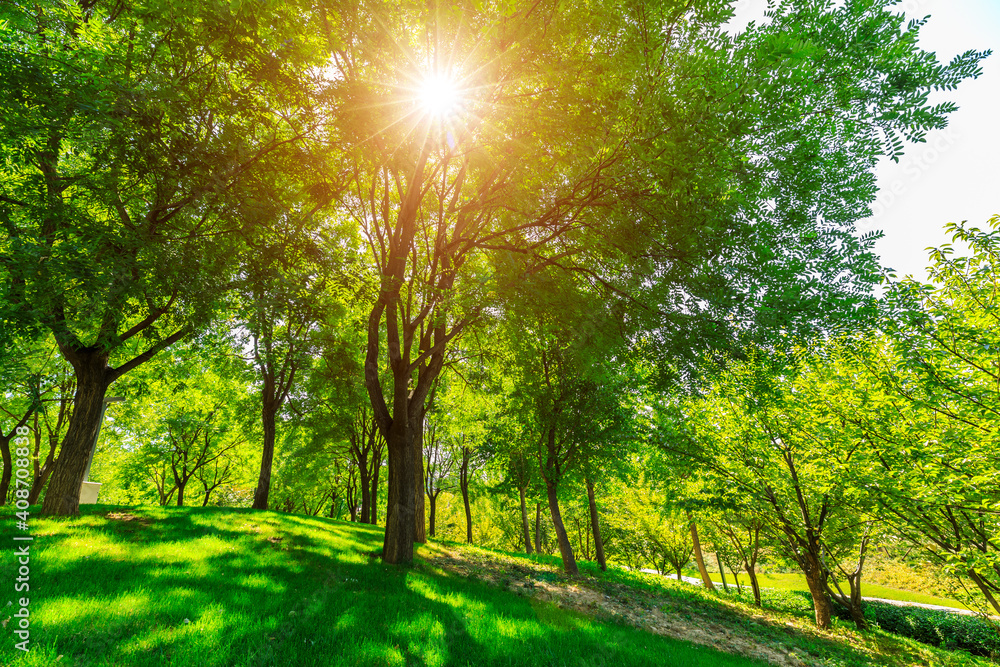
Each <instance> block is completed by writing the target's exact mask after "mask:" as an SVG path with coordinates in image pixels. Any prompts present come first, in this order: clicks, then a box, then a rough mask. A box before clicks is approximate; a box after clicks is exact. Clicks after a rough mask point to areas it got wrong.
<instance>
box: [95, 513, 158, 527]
mask: <svg viewBox="0 0 1000 667" xmlns="http://www.w3.org/2000/svg"><path fill="white" fill-rule="evenodd" d="M104 518H105V519H110V520H112V521H123V522H126V523H128V522H129V521H138V522H139V524H141V525H143V526H145V525H147V524H148V523H149V519H147V518H146V517H144V516H136V515H135V514H132V513H131V512H108V513H107V514H105V515H104Z"/></svg>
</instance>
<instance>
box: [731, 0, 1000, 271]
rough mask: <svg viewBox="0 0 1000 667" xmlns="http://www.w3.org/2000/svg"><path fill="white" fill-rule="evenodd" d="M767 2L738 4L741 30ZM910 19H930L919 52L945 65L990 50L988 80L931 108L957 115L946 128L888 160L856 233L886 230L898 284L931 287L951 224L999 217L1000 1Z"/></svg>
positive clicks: (941, 3) (947, 4) (940, 7)
mask: <svg viewBox="0 0 1000 667" xmlns="http://www.w3.org/2000/svg"><path fill="white" fill-rule="evenodd" d="M766 4H767V3H766V1H765V0H739V1H738V2H737V3H736V5H735V6H736V10H737V18H736V20H737V22H739V23H743V22H745V21H748V20H750V18H752V17H754V16H755V15H756V16H759V15H761V14H762V12H763V11H764V9H765V8H766ZM897 9H902V10H903V11H904V12H905V14H906V16H907V18H908V19H909V18H923V17H925V16H928V15H929V16H930V19H929V20H928V21H927V24H926V25H924V26H923V28H921V30H920V45H921V47H922V48H924V49H925V50H927V51H933V52H935V53H936V54H937V57H938V61H939V62H942V63H947V62H949V61H951V59H952V58H953V57H954V56H956V55H958V54H959V53H963V52H965V51H967V50H968V49H976V50H977V51H983V50H986V49H992V50H993V51H994V53H993V55H992V56H990V57H989V58H987V59H986V60H985V61H984V62H983V74H982V75H981V76H980V77H979V78H978V79H976V80H974V81H973V80H966V81H964V82H963V83H962V84H961V85H960V86H959V87H958V89H957V90H954V91H948V92H941V93H934V94H932V96H931V99H930V102H931V103H932V104H934V103H939V102H944V101H952V102H955V103H956V104H957V105H958V106H959V109H958V111H956V112H955V113H954V114H952V115H951V116H950V118H949V123H948V127H947V128H946V129H944V130H935V131H933V132H930V133H928V136H927V142H926V143H923V144H908V145H907V146H906V150H905V153H904V156H903V157H902V158H900V161H899V163H894V162H892V161H890V160H887V159H885V160H883V161H882V162H881V163H880V164H879V166H878V169H877V171H876V176H877V178H878V186H879V193H878V196H877V199H876V201H875V203H874V204H873V205H872V211H873V215H872V217H870V218H867V219H865V220H861V221H859V223H858V230H859V232H867V231H871V230H881V231H882V232H883V234H884V235H885V236H884V238H882V239H881V240H880V241H878V242H877V244H876V246H875V249H876V252H877V253H878V254H879V255H880V256H881V258H882V264H883V265H884V266H888V267H891V268H892V269H894V270H895V271H896V273H897V275H898V276H899V277H903V276H904V275H912V276H914V277H915V278H918V279H920V280H926V279H927V265H928V264H929V263H930V262H929V260H928V254H927V250H926V249H927V248H928V247H931V246H940V245H942V244H944V243H949V242H950V241H951V238H950V237H949V235H948V234H947V233H946V232H945V229H944V226H945V224H947V223H948V222H961V221H968V223H969V224H970V225H974V226H978V227H981V228H986V227H987V226H988V224H987V223H988V220H989V219H990V218H991V217H992V216H994V215H998V214H1000V0H903V1H902V2H900V3H899V5H898V6H897Z"/></svg>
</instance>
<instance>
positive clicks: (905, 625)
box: [838, 602, 1000, 657]
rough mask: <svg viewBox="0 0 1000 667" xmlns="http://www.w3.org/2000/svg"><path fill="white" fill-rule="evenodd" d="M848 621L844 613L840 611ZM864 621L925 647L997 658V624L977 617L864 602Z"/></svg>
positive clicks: (999, 634) (999, 647) (999, 653)
mask: <svg viewBox="0 0 1000 667" xmlns="http://www.w3.org/2000/svg"><path fill="white" fill-rule="evenodd" d="M840 614H843V616H842V617H843V618H845V619H846V618H849V616H848V615H847V614H846V610H840V612H839V614H838V615H840ZM865 618H866V619H868V621H869V622H870V623H872V624H873V625H877V626H878V627H880V628H881V629H883V630H885V631H886V632H891V633H893V634H897V635H901V636H903V637H909V638H911V639H916V640H917V641H919V642H923V643H925V644H931V645H932V646H940V647H941V648H945V649H949V650H954V649H963V650H966V651H968V652H969V653H972V654H975V655H982V656H986V657H998V656H1000V632H998V631H997V627H996V625H994V624H993V623H990V622H989V621H987V620H984V619H982V618H980V617H978V616H969V615H965V614H956V613H953V612H947V611H937V610H934V609H924V608H922V607H902V606H898V605H894V604H889V603H887V602H866V603H865Z"/></svg>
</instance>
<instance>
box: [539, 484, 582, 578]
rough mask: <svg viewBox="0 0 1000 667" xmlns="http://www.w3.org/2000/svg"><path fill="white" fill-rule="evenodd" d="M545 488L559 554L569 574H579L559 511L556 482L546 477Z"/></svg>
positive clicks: (564, 568)
mask: <svg viewBox="0 0 1000 667" xmlns="http://www.w3.org/2000/svg"><path fill="white" fill-rule="evenodd" d="M545 490H546V493H547V495H548V499H549V512H550V513H551V514H552V525H553V527H554V528H555V530H556V539H557V540H558V542H559V555H560V556H562V562H563V570H565V571H566V572H567V573H568V574H579V573H580V569H579V568H578V567H577V566H576V558H574V557H573V545H572V544H570V542H569V535H567V534H566V527H565V526H564V525H563V520H562V513H560V511H559V496H558V489H557V488H556V485H555V483H554V482H550V481H549V480H548V479H546V480H545Z"/></svg>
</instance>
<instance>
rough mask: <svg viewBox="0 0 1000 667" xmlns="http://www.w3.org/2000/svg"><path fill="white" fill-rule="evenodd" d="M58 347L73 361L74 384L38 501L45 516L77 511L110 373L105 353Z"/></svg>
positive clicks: (71, 362) (75, 512) (63, 514)
mask: <svg viewBox="0 0 1000 667" xmlns="http://www.w3.org/2000/svg"><path fill="white" fill-rule="evenodd" d="M60 348H61V349H62V351H63V355H64V356H65V357H66V359H67V361H69V362H70V364H72V365H73V370H74V371H75V373H76V380H77V385H76V393H75V395H74V397H73V416H72V417H71V418H70V422H69V428H68V429H67V430H66V437H65V438H63V442H62V446H61V447H60V449H59V457H58V458H57V459H56V465H55V468H54V469H53V471H52V479H51V480H49V486H48V489H47V490H46V492H45V500H44V501H43V503H42V514H43V515H46V516H53V515H56V516H67V515H74V514H78V513H79V511H80V487H81V486H82V485H83V476H84V474H85V473H86V470H87V462H88V461H89V460H90V451H91V448H92V447H93V446H94V440H95V439H96V438H97V430H98V427H99V426H100V423H101V415H102V413H103V407H104V396H105V395H106V394H107V391H108V386H109V385H110V384H111V378H112V377H113V371H112V370H111V369H110V368H109V367H108V355H107V353H103V352H100V351H98V350H96V349H94V348H85V349H83V350H67V349H66V348H62V347H61V346H60Z"/></svg>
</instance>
